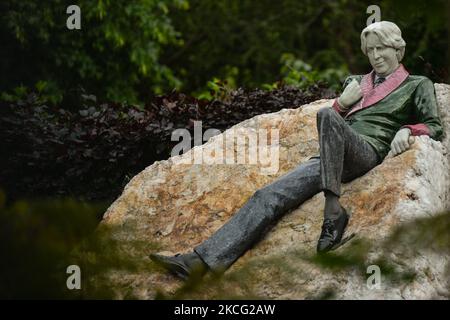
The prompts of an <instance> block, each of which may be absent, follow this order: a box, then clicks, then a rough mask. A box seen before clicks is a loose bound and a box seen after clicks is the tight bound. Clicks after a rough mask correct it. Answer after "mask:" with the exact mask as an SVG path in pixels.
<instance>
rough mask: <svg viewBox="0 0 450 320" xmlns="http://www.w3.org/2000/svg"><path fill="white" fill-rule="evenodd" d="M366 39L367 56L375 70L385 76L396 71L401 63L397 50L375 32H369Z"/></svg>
mask: <svg viewBox="0 0 450 320" xmlns="http://www.w3.org/2000/svg"><path fill="white" fill-rule="evenodd" d="M366 40H367V41H366V44H367V47H366V48H367V56H368V57H369V61H370V64H371V65H372V68H373V69H374V70H375V72H376V73H377V74H378V75H379V76H383V77H386V76H388V75H390V74H391V73H392V72H394V71H395V69H397V67H398V65H399V62H398V58H397V50H395V49H394V48H392V47H387V46H385V45H384V44H382V43H381V41H380V39H379V38H378V36H377V35H376V34H375V33H369V34H368V35H367V37H366Z"/></svg>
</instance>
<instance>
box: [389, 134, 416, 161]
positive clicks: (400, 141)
mask: <svg viewBox="0 0 450 320" xmlns="http://www.w3.org/2000/svg"><path fill="white" fill-rule="evenodd" d="M413 143H414V137H413V136H411V130H410V129H408V128H403V129H400V130H399V131H398V132H397V134H396V135H395V137H394V140H392V143H391V151H389V154H388V157H395V156H397V155H399V154H400V153H402V152H405V151H406V150H408V149H409V148H410V147H411V145H412V144H413Z"/></svg>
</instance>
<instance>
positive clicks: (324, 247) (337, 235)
mask: <svg viewBox="0 0 450 320" xmlns="http://www.w3.org/2000/svg"><path fill="white" fill-rule="evenodd" d="M348 220H349V215H348V214H347V211H346V210H345V209H344V208H342V207H341V213H340V214H339V216H338V217H337V219H335V220H331V219H325V220H324V222H323V225H322V233H321V234H320V238H319V242H318V243H317V252H318V253H322V252H327V251H330V250H333V249H336V248H337V247H338V246H339V243H340V242H341V240H342V236H343V235H344V232H345V228H346V227H347V224H348Z"/></svg>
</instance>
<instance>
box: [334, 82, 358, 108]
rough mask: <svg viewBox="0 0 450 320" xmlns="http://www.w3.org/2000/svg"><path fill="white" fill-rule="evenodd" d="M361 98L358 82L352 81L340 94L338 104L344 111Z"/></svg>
mask: <svg viewBox="0 0 450 320" xmlns="http://www.w3.org/2000/svg"><path fill="white" fill-rule="evenodd" d="M361 98H362V91H361V87H360V86H359V83H358V81H356V80H355V79H353V81H352V82H350V83H349V84H348V85H347V86H346V87H345V89H344V92H342V94H341V96H340V97H339V98H338V103H339V105H340V106H341V107H342V108H343V109H344V110H347V109H348V108H350V106H352V105H354V104H355V103H356V102H358V101H359V100H360V99H361Z"/></svg>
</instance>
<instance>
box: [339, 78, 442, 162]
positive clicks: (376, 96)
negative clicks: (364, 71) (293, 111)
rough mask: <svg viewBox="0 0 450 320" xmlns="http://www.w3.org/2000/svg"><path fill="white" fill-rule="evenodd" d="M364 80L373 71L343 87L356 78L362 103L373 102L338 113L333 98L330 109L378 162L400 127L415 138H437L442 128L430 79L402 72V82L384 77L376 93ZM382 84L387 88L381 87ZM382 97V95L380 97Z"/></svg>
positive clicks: (367, 79)
mask: <svg viewBox="0 0 450 320" xmlns="http://www.w3.org/2000/svg"><path fill="white" fill-rule="evenodd" d="M405 72H406V71H405ZM368 77H373V72H372V73H371V74H369V75H365V76H362V75H358V76H350V77H348V78H347V79H346V81H345V83H344V86H343V87H344V88H345V87H346V86H347V85H348V84H349V83H350V82H351V81H352V80H353V79H356V80H357V81H358V82H359V83H360V84H361V89H362V91H363V99H362V100H364V99H366V101H368V100H371V101H372V102H375V103H373V104H370V102H369V103H368V105H367V106H365V105H364V101H363V102H361V101H360V102H359V103H356V104H355V105H354V106H352V107H351V108H350V110H349V111H346V112H345V111H341V109H340V108H339V104H337V99H336V101H335V103H334V105H333V108H334V109H335V110H337V111H338V112H339V113H340V114H341V115H342V116H343V117H344V118H345V121H346V122H347V123H348V124H349V125H350V127H351V128H352V129H353V130H355V131H356V132H357V133H359V134H360V135H361V136H362V138H363V139H364V140H366V141H367V142H368V143H370V144H371V145H372V146H373V147H374V149H375V150H376V152H377V154H378V156H379V159H380V161H382V159H384V157H386V155H387V154H388V153H389V150H390V144H391V142H392V140H393V139H394V137H395V134H396V133H397V132H398V131H399V130H400V129H401V128H404V127H407V128H409V129H410V130H411V134H412V135H415V136H417V135H423V134H425V135H429V136H430V137H431V138H433V139H435V140H438V139H440V138H441V136H442V126H441V122H440V119H439V115H438V110H437V102H436V95H435V92H434V85H433V83H432V82H431V80H429V79H428V78H426V77H423V76H412V75H409V74H407V72H406V74H405V75H404V77H403V78H402V79H400V80H398V79H397V81H395V80H393V81H390V83H388V81H389V80H390V79H389V78H388V79H387V80H386V81H385V82H384V83H382V84H381V85H379V86H378V87H380V88H379V90H378V92H371V91H376V90H374V89H372V88H373V78H372V80H370V79H369V78H368ZM397 78H398V77H397ZM363 79H365V80H366V81H365V82H364V80H363ZM362 82H363V83H362ZM392 82H394V83H392ZM385 83H386V84H387V85H386V86H384V87H382V86H383V85H384V84H385ZM370 86H372V87H370ZM386 91H388V92H389V91H391V92H390V93H387V92H386ZM386 93H387V95H386ZM383 95H386V96H385V97H384V98H383ZM380 98H381V99H380Z"/></svg>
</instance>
